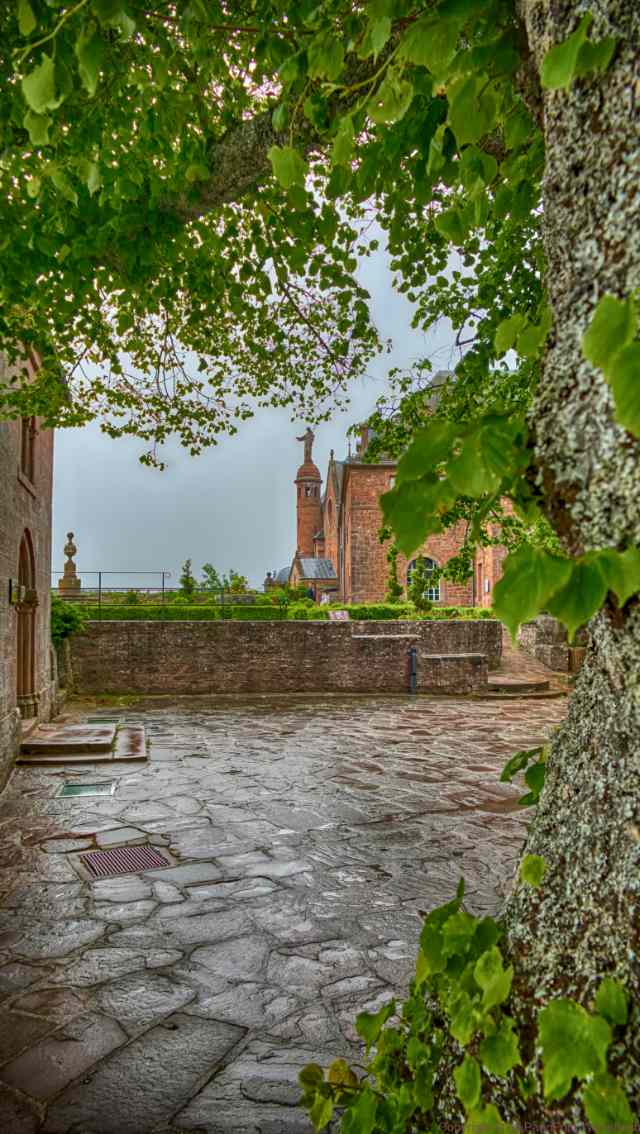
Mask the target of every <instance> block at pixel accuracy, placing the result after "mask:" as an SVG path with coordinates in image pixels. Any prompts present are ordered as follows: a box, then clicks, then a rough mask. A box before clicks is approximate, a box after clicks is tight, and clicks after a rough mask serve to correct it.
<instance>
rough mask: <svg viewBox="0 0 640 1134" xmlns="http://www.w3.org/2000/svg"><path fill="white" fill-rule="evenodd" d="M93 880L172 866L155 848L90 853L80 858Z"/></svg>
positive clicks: (143, 847)
mask: <svg viewBox="0 0 640 1134" xmlns="http://www.w3.org/2000/svg"><path fill="white" fill-rule="evenodd" d="M78 857H79V859H80V862H81V864H82V866H83V867H84V868H85V870H86V871H88V873H89V875H90V876H91V878H112V877H114V875H116V874H138V873H139V871H141V870H160V869H162V867H164V866H172V865H173V864H172V862H171V861H170V860H169V859H167V858H165V856H164V855H163V854H161V853H160V851H158V850H156V848H155V847H148V846H141V847H112V849H111V850H97V851H88V853H87V854H81V855H79V856H78Z"/></svg>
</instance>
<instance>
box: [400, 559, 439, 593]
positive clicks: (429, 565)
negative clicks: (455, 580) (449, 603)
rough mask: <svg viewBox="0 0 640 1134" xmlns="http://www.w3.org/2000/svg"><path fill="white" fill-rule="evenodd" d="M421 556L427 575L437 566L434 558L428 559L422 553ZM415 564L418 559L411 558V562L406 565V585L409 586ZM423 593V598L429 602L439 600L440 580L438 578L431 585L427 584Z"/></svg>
mask: <svg viewBox="0 0 640 1134" xmlns="http://www.w3.org/2000/svg"><path fill="white" fill-rule="evenodd" d="M422 558H423V559H424V566H425V571H426V573H427V575H431V574H433V572H434V571H435V569H436V567H437V566H438V564H437V563H436V561H435V559H430V558H429V556H428V555H423V556H422ZM417 565H418V560H417V559H412V560H411V563H410V564H409V566H408V567H407V586H408V587H410V586H411V576H412V575H413V572H414V571H415V569H416V567H417ZM424 593H425V598H427V599H428V600H429V602H440V580H439V579H438V581H437V582H436V583H434V584H433V586H431V585H430V584H428V585H427V588H426V590H425V592H424Z"/></svg>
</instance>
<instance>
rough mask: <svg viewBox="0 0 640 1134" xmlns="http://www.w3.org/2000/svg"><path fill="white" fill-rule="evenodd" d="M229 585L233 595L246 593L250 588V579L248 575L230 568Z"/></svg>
mask: <svg viewBox="0 0 640 1134" xmlns="http://www.w3.org/2000/svg"><path fill="white" fill-rule="evenodd" d="M228 587H229V590H230V591H231V593H232V594H233V595H246V593H247V591H248V590H249V580H248V579H247V577H246V575H241V574H240V572H239V571H234V570H232V568H229V579H228Z"/></svg>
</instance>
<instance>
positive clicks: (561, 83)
mask: <svg viewBox="0 0 640 1134" xmlns="http://www.w3.org/2000/svg"><path fill="white" fill-rule="evenodd" d="M592 23H593V16H592V14H591V12H586V13H585V15H584V16H583V17H582V19H581V20H580V23H579V24H578V27H577V28H576V30H575V31H574V32H573V34H572V35H570V36H569V37H568V38H567V39H565V40H564V42H563V43H557V44H556V45H555V46H554V47H551V48H549V50H548V51H547V53H546V55H545V57H544V59H543V60H542V66H541V68H540V82H541V84H542V86H543V87H544V88H545V89H546V90H558V89H559V88H560V87H564V88H567V87H569V86H570V85H571V82H572V80H573V78H574V76H575V72H576V65H577V61H578V52H579V51H580V48H581V46H582V44H583V43H584V41H585V39H586V38H587V32H588V31H589V28H590V27H591V24H592Z"/></svg>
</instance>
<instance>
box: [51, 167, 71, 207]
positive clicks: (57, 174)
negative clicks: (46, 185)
mask: <svg viewBox="0 0 640 1134" xmlns="http://www.w3.org/2000/svg"><path fill="white" fill-rule="evenodd" d="M50 176H51V180H52V182H53V184H54V185H55V187H56V189H57V190H58V193H60V195H61V196H62V197H64V198H65V200H67V201H71V203H72V204H73V205H77V204H78V194H77V193H76V191H75V189H74V188H73V185H72V184H71V182H70V181H69V178H68V177H67V175H66V173H65V172H64V170H62V169H54V170H53V171H52V173H51V175H50Z"/></svg>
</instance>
